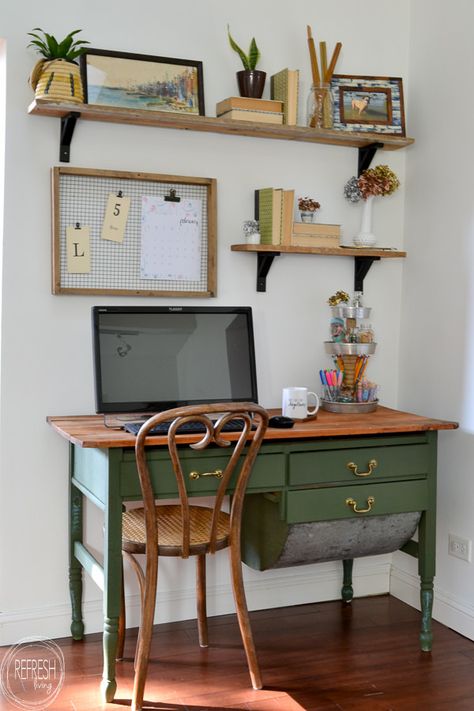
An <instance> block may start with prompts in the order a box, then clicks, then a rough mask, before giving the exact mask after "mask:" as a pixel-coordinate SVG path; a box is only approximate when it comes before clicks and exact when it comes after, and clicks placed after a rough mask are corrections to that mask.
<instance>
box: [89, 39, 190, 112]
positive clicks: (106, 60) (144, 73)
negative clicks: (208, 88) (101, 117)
mask: <svg viewBox="0 0 474 711" xmlns="http://www.w3.org/2000/svg"><path fill="white" fill-rule="evenodd" d="M80 61H81V74H82V81H83V85H84V95H85V102H86V103H88V104H96V105H100V106H117V107H121V108H128V109H145V110H148V111H171V112H174V113H184V114H200V115H201V116H204V86H203V76H202V62H199V61H194V60H189V59H173V58H171V57H154V56H151V55H147V54H130V53H127V52H112V51H109V50H105V49H91V48H88V49H87V52H85V53H84V54H83V55H82V56H81V58H80Z"/></svg>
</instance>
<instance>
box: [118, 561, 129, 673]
mask: <svg viewBox="0 0 474 711" xmlns="http://www.w3.org/2000/svg"><path fill="white" fill-rule="evenodd" d="M126 615H127V612H126V609H125V583H124V580H123V564H122V589H121V595H120V615H119V621H118V640H117V656H116V659H117V661H120V660H121V659H123V648H124V646H125V628H126Z"/></svg>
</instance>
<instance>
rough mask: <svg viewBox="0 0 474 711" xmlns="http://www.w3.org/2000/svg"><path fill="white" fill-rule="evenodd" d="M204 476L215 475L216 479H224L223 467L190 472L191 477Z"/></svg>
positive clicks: (198, 477)
mask: <svg viewBox="0 0 474 711" xmlns="http://www.w3.org/2000/svg"><path fill="white" fill-rule="evenodd" d="M202 476H215V477H216V479H222V469H216V471H215V472H202V474H201V472H191V473H190V474H189V478H190V479H200V477H202Z"/></svg>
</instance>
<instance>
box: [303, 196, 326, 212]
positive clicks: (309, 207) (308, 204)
mask: <svg viewBox="0 0 474 711" xmlns="http://www.w3.org/2000/svg"><path fill="white" fill-rule="evenodd" d="M320 207H321V205H320V204H319V202H317V201H316V200H313V198H310V197H300V198H298V208H299V209H300V210H301V212H315V211H316V210H319V208H320Z"/></svg>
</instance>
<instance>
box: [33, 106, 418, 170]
mask: <svg viewBox="0 0 474 711" xmlns="http://www.w3.org/2000/svg"><path fill="white" fill-rule="evenodd" d="M28 113H29V114H32V115H36V116H53V117H56V118H60V119H61V146H62V150H61V151H60V160H62V161H68V160H69V156H68V153H69V147H70V143H71V139H72V135H73V133H74V127H75V123H76V121H77V119H78V118H81V119H84V120H86V121H104V122H110V123H127V124H134V125H136V126H156V127H157V128H174V129H182V130H185V131H202V132H210V133H225V134H230V135H235V136H253V137H256V138H274V139H282V140H287V141H305V142H308V143H322V144H327V145H333V146H348V147H351V148H359V149H360V150H362V151H364V150H365V149H367V148H371V149H372V150H373V149H374V147H375V149H377V148H382V149H383V150H386V151H395V150H398V149H399V148H405V147H406V146H409V145H410V144H412V143H413V142H414V139H413V138H406V137H404V136H387V135H384V134H380V133H351V132H345V131H333V130H328V129H314V128H306V127H305V126H280V125H274V124H265V123H251V122H250V121H225V120H223V119H220V118H214V117H212V116H196V115H191V114H189V115H186V114H178V113H172V112H165V111H146V110H139V109H125V108H117V107H113V106H96V105H89V104H74V103H57V102H54V101H48V100H45V99H35V100H34V101H33V102H32V103H31V104H30V106H29V107H28ZM369 162H370V161H369Z"/></svg>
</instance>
